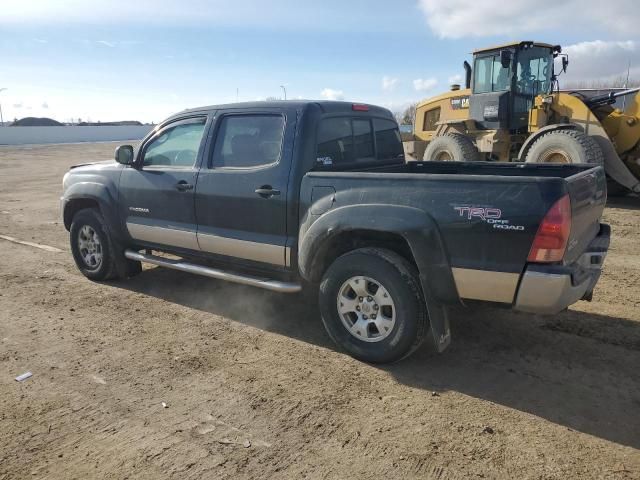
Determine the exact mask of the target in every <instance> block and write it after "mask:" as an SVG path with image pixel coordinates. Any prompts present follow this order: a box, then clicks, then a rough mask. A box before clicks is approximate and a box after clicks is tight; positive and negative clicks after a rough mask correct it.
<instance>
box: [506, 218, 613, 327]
mask: <svg viewBox="0 0 640 480" xmlns="http://www.w3.org/2000/svg"><path fill="white" fill-rule="evenodd" d="M610 237H611V228H610V227H609V225H606V224H601V225H600V232H599V233H598V235H597V236H596V238H594V239H593V241H592V242H591V243H590V244H589V247H588V248H587V250H586V251H585V252H584V253H583V254H582V255H581V256H580V258H579V259H578V260H577V261H576V262H575V263H573V264H571V265H566V266H565V265H539V264H530V265H528V266H527V268H526V269H525V271H524V274H523V275H522V279H521V280H520V286H519V287H518V292H517V294H516V301H515V305H514V309H515V310H519V311H521V312H531V313H543V314H554V313H558V312H560V311H562V310H564V309H565V308H567V307H568V306H569V305H572V304H574V303H576V302H577V301H578V300H591V295H592V293H593V289H594V287H595V286H596V283H598V279H599V278H600V272H601V271H602V265H603V263H604V259H605V257H606V255H607V250H608V249H609V241H610Z"/></svg>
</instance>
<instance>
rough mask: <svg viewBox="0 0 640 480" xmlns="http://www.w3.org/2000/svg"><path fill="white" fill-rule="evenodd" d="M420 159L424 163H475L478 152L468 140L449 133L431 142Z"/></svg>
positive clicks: (478, 157) (477, 159)
mask: <svg viewBox="0 0 640 480" xmlns="http://www.w3.org/2000/svg"><path fill="white" fill-rule="evenodd" d="M422 159H423V160H424V161H425V162H429V161H453V162H477V161H479V160H480V152H478V149H477V148H476V146H475V145H474V144H473V142H472V141H471V140H470V139H469V138H467V137H465V136H464V135H460V134H459V133H449V134H447V135H443V136H442V137H436V138H434V139H433V140H431V142H429V145H427V149H426V150H425V151H424V156H423V157H422Z"/></svg>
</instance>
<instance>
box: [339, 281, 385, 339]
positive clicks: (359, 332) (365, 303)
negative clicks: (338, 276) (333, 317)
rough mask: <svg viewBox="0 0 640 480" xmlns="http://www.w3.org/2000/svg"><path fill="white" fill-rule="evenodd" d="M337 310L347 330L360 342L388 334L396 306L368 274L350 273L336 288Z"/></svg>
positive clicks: (383, 289) (382, 337) (377, 282)
mask: <svg viewBox="0 0 640 480" xmlns="http://www.w3.org/2000/svg"><path fill="white" fill-rule="evenodd" d="M337 308H338V314H339V315H340V320H341V321H342V324H343V325H344V327H345V328H346V329H347V331H348V332H349V333H350V334H351V335H353V336H354V337H356V338H357V339H358V340H362V341H364V342H379V341H381V340H384V339H385V338H387V337H388V336H389V334H390V333H391V331H392V330H393V327H394V326H395V322H396V309H395V304H394V302H393V299H392V298H391V295H390V294H389V292H388V290H387V289H386V288H385V287H384V286H383V285H382V284H381V283H380V282H379V281H377V280H374V279H373V278H370V277H363V276H357V277H351V278H349V279H348V280H347V281H346V282H344V283H343V284H342V286H341V287H340V290H338V299H337Z"/></svg>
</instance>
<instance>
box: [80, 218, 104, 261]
mask: <svg viewBox="0 0 640 480" xmlns="http://www.w3.org/2000/svg"><path fill="white" fill-rule="evenodd" d="M78 251H79V252H80V257H81V258H82V261H83V263H84V264H85V265H86V266H87V267H88V268H90V269H91V270H97V269H98V268H100V265H101V264H102V244H101V243H100V237H98V234H97V233H96V231H95V230H94V229H93V228H92V227H91V226H89V225H84V226H83V227H82V228H81V229H80V230H79V231H78Z"/></svg>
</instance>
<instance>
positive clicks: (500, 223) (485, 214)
mask: <svg viewBox="0 0 640 480" xmlns="http://www.w3.org/2000/svg"><path fill="white" fill-rule="evenodd" d="M453 209H454V210H455V211H457V212H458V215H459V216H461V217H464V218H466V219H467V220H471V219H473V218H479V219H480V220H482V221H483V222H485V223H488V224H489V225H492V226H493V228H496V229H499V230H516V231H524V225H511V222H510V220H507V219H505V218H502V210H500V209H499V208H491V207H473V206H466V205H465V206H460V207H453Z"/></svg>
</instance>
